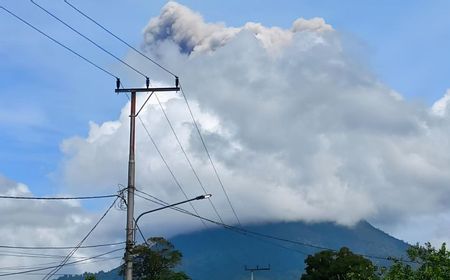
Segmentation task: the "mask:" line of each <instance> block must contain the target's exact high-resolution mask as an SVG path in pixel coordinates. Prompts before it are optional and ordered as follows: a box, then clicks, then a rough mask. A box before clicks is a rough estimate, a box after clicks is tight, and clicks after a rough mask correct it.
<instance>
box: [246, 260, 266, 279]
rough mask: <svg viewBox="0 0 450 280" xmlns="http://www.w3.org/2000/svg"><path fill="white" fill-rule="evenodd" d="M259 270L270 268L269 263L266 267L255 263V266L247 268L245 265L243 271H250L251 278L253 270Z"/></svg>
mask: <svg viewBox="0 0 450 280" xmlns="http://www.w3.org/2000/svg"><path fill="white" fill-rule="evenodd" d="M260 270H270V264H269V266H267V267H259V265H257V266H256V267H253V268H248V267H247V266H245V271H250V279H251V280H253V272H255V271H260Z"/></svg>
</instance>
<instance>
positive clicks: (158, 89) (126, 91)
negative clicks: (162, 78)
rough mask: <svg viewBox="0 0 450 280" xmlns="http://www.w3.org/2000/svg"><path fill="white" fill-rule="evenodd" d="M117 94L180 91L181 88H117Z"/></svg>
mask: <svg viewBox="0 0 450 280" xmlns="http://www.w3.org/2000/svg"><path fill="white" fill-rule="evenodd" d="M114 91H115V93H130V92H152V91H154V92H160V91H180V87H149V88H117V89H115V90H114Z"/></svg>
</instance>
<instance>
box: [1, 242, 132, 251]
mask: <svg viewBox="0 0 450 280" xmlns="http://www.w3.org/2000/svg"><path fill="white" fill-rule="evenodd" d="M121 244H125V242H124V241H122V242H115V243H105V244H94V245H84V246H78V249H90V248H99V247H109V246H117V245H121ZM0 248H4V249H21V250H67V249H74V248H77V247H74V246H14V245H0Z"/></svg>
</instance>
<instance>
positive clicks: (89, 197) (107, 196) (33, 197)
mask: <svg viewBox="0 0 450 280" xmlns="http://www.w3.org/2000/svg"><path fill="white" fill-rule="evenodd" d="M111 197H117V194H108V195H95V196H73V197H38V196H11V195H0V199H19V200H84V199H103V198H111ZM0 247H1V246H0Z"/></svg>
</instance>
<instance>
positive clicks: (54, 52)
mask: <svg viewBox="0 0 450 280" xmlns="http://www.w3.org/2000/svg"><path fill="white" fill-rule="evenodd" d="M36 2H37V3H39V4H40V5H42V6H43V7H46V8H48V9H49V10H50V11H52V12H53V13H55V14H57V15H58V16H59V17H61V18H62V19H63V20H65V21H67V22H68V23H70V24H71V25H73V26H74V27H75V28H77V30H80V31H81V32H83V34H86V35H87V36H89V37H91V38H93V39H94V40H95V41H96V42H97V43H98V44H101V45H102V46H104V47H105V48H107V49H108V50H111V51H112V52H114V54H115V55H116V56H118V57H120V58H121V59H122V60H124V61H126V62H127V63H129V64H131V65H133V66H135V67H136V68H138V69H141V70H142V71H144V72H145V73H146V74H147V73H148V74H147V75H148V76H149V77H150V79H151V82H152V84H154V85H164V86H165V85H172V84H173V77H171V76H170V75H168V74H167V73H165V72H164V71H162V70H161V69H159V68H158V67H155V66H154V65H152V64H151V63H149V62H148V61H146V60H145V59H143V58H142V57H140V56H139V55H137V54H136V53H133V52H132V51H131V50H129V49H127V47H126V46H123V45H121V44H120V42H118V41H116V40H114V38H112V37H111V36H109V35H108V34H106V33H104V32H103V31H102V30H100V29H98V28H97V27H96V26H94V25H92V24H91V23H89V22H88V21H86V20H85V19H84V18H82V17H80V15H79V14H77V13H76V12H74V11H73V10H72V9H71V8H70V7H68V6H67V5H66V4H65V3H64V1H49V0H41V1H36ZM73 3H74V4H75V5H76V6H77V7H79V8H80V9H81V10H83V11H85V12H86V13H87V14H89V15H90V16H92V17H93V18H95V19H96V20H98V21H99V22H100V23H102V24H104V25H105V26H107V27H108V28H110V29H111V30H112V31H113V32H115V33H116V34H117V35H119V36H120V37H122V38H124V39H125V40H126V41H128V42H129V43H130V44H131V45H133V46H135V47H136V48H139V49H140V50H142V51H143V52H145V54H147V55H148V56H150V57H152V58H154V59H156V60H157V61H158V62H160V63H161V64H162V65H164V66H166V67H167V68H168V69H170V70H171V71H173V72H174V73H176V74H177V75H178V76H179V77H180V79H181V81H182V84H183V88H184V89H185V91H186V95H187V97H188V100H189V101H190V105H191V107H192V111H193V114H194V116H195V118H196V120H197V121H198V124H199V129H200V130H201V132H202V135H203V136H204V138H205V142H206V144H207V146H208V148H209V151H210V153H211V156H212V158H213V160H214V162H215V164H216V167H217V170H218V171H219V175H220V178H221V179H222V181H223V183H224V187H225V189H226V191H227V194H229V197H230V199H231V202H232V204H233V205H234V207H235V209H236V212H237V214H238V216H239V218H240V220H241V221H242V222H244V223H258V222H267V221H297V220H302V221H308V222H320V221H333V222H336V223H338V224H344V225H349V226H351V225H352V224H354V223H355V222H357V221H359V220H361V219H366V220H368V221H369V222H371V223H373V224H375V225H376V226H378V227H380V228H381V229H382V230H384V231H386V232H388V233H389V234H392V235H394V236H396V237H397V238H400V239H403V240H406V241H408V242H411V243H415V242H425V241H432V242H434V243H435V244H439V243H440V242H443V241H449V240H450V236H449V234H448V232H450V231H449V226H447V224H448V223H447V221H448V220H449V219H450V216H449V213H450V208H449V207H448V206H447V205H446V204H447V203H446V202H447V201H448V197H449V194H450V192H449V188H448V186H449V183H450V176H448V175H447V170H448V168H449V167H450V157H449V156H448V155H449V152H450V143H449V141H448V136H449V135H448V131H449V130H448V128H449V127H448V126H449V125H450V119H449V117H448V114H447V103H448V101H449V100H450V94H447V89H448V88H450V86H449V85H450V81H449V80H448V78H447V75H446V73H448V71H449V70H450V69H448V68H449V67H450V66H449V65H448V63H446V59H445V57H447V56H448V54H447V50H448V49H449V44H450V42H449V39H448V38H450V36H449V35H450V34H448V33H449V32H450V28H448V27H449V24H450V20H449V19H448V17H447V15H446V11H448V8H449V7H448V6H449V5H450V4H449V3H448V2H447V1H433V2H432V3H430V2H429V1H408V3H407V4H406V3H405V2H401V1H397V2H395V3H393V2H392V1H364V2H363V1H339V2H338V1H282V2H280V1H246V2H245V3H242V1H241V2H239V1H226V3H225V2H223V1H207V2H206V1H179V2H170V3H166V1H131V2H127V3H125V2H123V1H95V2H92V1H77V2H73ZM0 4H1V5H2V6H4V7H5V8H7V9H9V10H11V11H12V12H14V13H16V14H17V15H19V16H20V17H22V18H24V19H25V20H27V21H29V22H31V23H32V24H33V25H35V26H36V27H38V28H40V29H42V30H43V31H44V32H46V33H48V34H50V35H51V36H53V37H54V38H57V39H58V40H60V41H61V42H62V43H63V44H67V45H68V46H70V47H71V48H73V49H74V50H76V51H77V52H79V53H82V55H84V56H86V57H88V58H89V59H91V60H92V61H95V63H96V64H98V65H100V66H101V67H104V68H105V69H107V70H108V71H111V72H112V73H114V74H115V75H117V76H120V78H121V81H122V82H123V84H124V85H125V86H130V87H132V86H133V87H135V86H143V85H144V82H145V81H144V79H143V78H142V77H141V76H139V75H137V74H136V73H134V72H133V71H130V70H129V69H127V68H126V66H124V65H123V64H120V63H119V62H117V61H116V60H114V58H112V57H110V56H108V55H106V54H105V53H103V52H102V51H100V50H99V49H97V48H96V47H94V46H92V45H91V44H90V43H89V42H86V41H85V40H84V39H83V38H81V37H80V36H78V35H77V34H75V33H73V32H71V31H70V30H69V29H67V28H66V27H64V26H63V25H61V24H60V23H58V22H57V21H55V20H54V19H52V18H50V17H49V16H48V15H47V14H45V13H44V12H42V10H40V9H39V8H38V7H37V6H35V5H33V4H32V3H31V2H29V1H1V2H0ZM0 12H1V13H2V16H1V17H0V32H1V33H2V34H3V36H1V38H0V57H1V61H2V63H0V77H1V78H0V94H1V95H2V97H3V99H2V100H3V102H1V103H0V129H1V131H2V132H1V133H0V141H1V144H2V145H0V155H1V159H2V160H1V161H0V174H1V177H0V192H1V193H7V194H27V195H36V196H40V195H91V194H110V193H114V192H116V191H117V190H118V189H119V188H120V186H121V185H126V178H127V177H126V167H127V154H128V150H127V145H128V143H127V141H128V121H129V120H128V114H129V113H128V110H129V104H128V100H127V98H126V97H124V96H120V95H116V94H115V93H114V88H115V79H113V78H112V77H110V76H108V75H105V74H104V73H103V72H101V71H99V70H98V69H96V68H94V67H92V66H91V65H89V64H87V63H86V62H85V61H82V60H81V59H80V58H78V57H76V56H75V55H73V54H72V53H70V52H68V51H67V50H65V49H63V48H61V47H60V46H58V45H56V44H55V43H54V42H51V41H50V40H48V39H47V38H45V37H44V36H42V35H41V34H39V33H37V32H35V31H34V30H32V29H31V28H30V27H28V26H26V25H24V24H23V23H21V22H20V21H18V20H17V19H15V18H13V17H11V16H10V15H9V14H7V13H6V12H5V11H4V10H0ZM446 94H447V95H446ZM159 98H160V102H161V105H160V104H159V103H158V100H156V98H154V97H152V99H150V102H149V104H148V105H147V106H146V107H145V109H144V110H143V111H142V113H141V118H142V120H143V123H144V124H145V125H146V128H149V131H150V133H151V135H152V137H153V139H154V140H155V142H156V143H157V144H158V147H159V149H160V151H161V153H162V154H163V155H164V156H165V159H166V160H167V163H168V164H169V166H170V167H171V170H172V171H173V172H174V174H175V175H176V177H177V178H178V180H179V182H180V183H181V186H182V187H184V190H185V192H186V193H187V195H188V196H189V197H193V196H196V195H198V194H201V193H202V192H203V190H202V188H201V186H199V184H198V182H197V180H196V177H195V174H192V172H191V170H190V168H189V163H188V162H186V159H185V157H184V154H183V151H182V150H181V149H180V147H179V146H178V143H177V141H176V139H175V138H174V136H173V134H172V130H171V129H170V126H168V123H167V121H166V119H165V116H164V113H166V114H167V116H168V117H169V119H170V121H171V124H172V126H173V128H174V130H175V131H176V133H177V136H178V137H179V140H180V143H182V144H183V147H184V148H185V152H187V155H188V156H189V158H190V160H191V164H192V165H193V167H194V168H195V170H196V172H197V175H198V176H199V178H201V181H202V182H203V187H204V188H205V189H206V190H207V191H208V192H211V193H212V194H213V197H212V199H211V201H212V202H213V203H214V205H216V207H217V209H218V212H219V215H220V216H221V217H220V218H223V219H224V221H225V222H227V223H236V219H235V217H234V215H233V212H232V210H231V208H230V207H229V204H228V202H227V200H226V198H225V194H224V192H223V190H222V189H221V186H220V184H218V181H217V178H216V176H215V174H214V172H213V169H212V167H211V165H210V164H209V161H208V159H207V157H206V154H205V151H204V150H203V147H202V145H201V140H200V139H199V138H198V135H197V134H196V133H197V131H196V128H195V126H194V125H193V123H192V119H191V118H190V115H189V111H188V110H187V107H186V104H185V102H184V99H183V98H182V96H180V94H179V93H174V94H166V95H159ZM144 100H145V96H144V95H141V96H139V98H138V102H139V104H142V103H143V102H144ZM162 108H163V109H164V112H163V110H162ZM137 147H138V148H137V149H138V150H137V185H138V187H139V188H141V189H143V190H145V191H147V192H149V193H151V194H153V195H155V196H157V197H160V198H162V199H164V200H167V201H172V202H176V201H179V200H182V199H184V197H183V195H182V193H181V192H180V190H179V189H178V186H177V185H176V184H175V183H174V182H173V180H172V177H171V176H170V173H169V172H168V171H167V169H166V168H165V166H164V163H163V162H162V161H161V158H160V156H159V154H158V153H157V151H156V150H155V147H153V145H152V142H151V141H149V137H148V135H147V134H146V133H145V130H144V128H143V127H142V126H139V123H138V131H137ZM110 203H111V202H110V201H102V202H96V203H92V202H90V203H84V202H83V203H57V204H51V203H50V202H48V203H44V204H42V203H22V204H16V203H9V202H8V203H5V204H2V205H1V207H2V208H3V209H2V212H4V211H5V213H11V214H12V215H13V217H14V218H13V219H11V218H10V217H6V216H4V215H2V217H3V218H2V223H3V224H6V225H8V226H4V227H2V232H3V233H2V234H1V235H0V236H2V237H1V238H0V241H1V242H0V243H5V244H16V245H30V244H31V245H33V244H34V245H49V243H50V244H52V245H67V244H73V243H77V242H78V239H77V237H80V236H82V234H83V232H86V231H87V229H89V227H90V226H92V223H93V222H94V221H95V219H97V217H98V216H99V215H100V214H101V213H102V212H103V211H105V209H106V208H107V207H108V206H109V204H110ZM412 205H414V206H412ZM149 206H151V205H148V204H146V203H144V202H143V201H138V203H137V211H141V210H143V209H148V207H149ZM52 207H54V209H52ZM195 207H196V209H197V210H198V212H199V213H201V214H203V215H205V216H207V217H210V218H219V217H217V213H215V212H214V211H213V210H214V209H212V208H211V205H210V204H209V203H208V202H198V204H196V205H195ZM116 208H117V207H116ZM116 208H114V210H113V211H112V213H110V215H109V216H108V220H109V223H108V220H107V221H105V223H104V225H103V224H102V225H103V226H102V227H101V228H99V229H98V230H99V233H98V234H97V235H95V236H94V238H93V239H92V240H93V241H92V242H93V243H96V242H99V243H101V242H114V241H120V240H121V238H122V233H123V232H122V230H120V229H119V230H118V229H117V226H116V225H117V224H118V223H119V224H120V223H121V222H122V221H123V223H124V213H123V211H120V210H118V209H116ZM29 213H33V215H35V218H33V217H32V216H31V217H30V215H29ZM58 219H59V221H58ZM200 226H201V223H199V222H198V220H191V219H186V218H185V217H183V216H180V215H177V214H174V213H171V212H170V213H169V212H168V213H165V214H164V215H155V217H154V219H152V221H151V222H149V224H148V225H145V226H144V230H146V231H147V232H151V234H165V235H173V234H176V233H180V232H184V231H186V230H194V229H197V228H199V227H200ZM155 228H161V231H157V230H155ZM12 232H14V234H12ZM29 235H33V236H36V238H35V240H33V241H30V242H27V244H25V242H24V241H23V240H25V236H29ZM93 252H94V250H92V251H91V252H90V253H91V254H92V253H93ZM86 255H89V254H87V253H86ZM14 262H15V261H14V260H11V259H5V258H3V259H0V263H1V264H2V265H3V266H5V265H6V264H8V265H13V264H14ZM116 262H117V260H116ZM30 264H32V263H30ZM111 265H112V264H111V263H109V262H106V263H104V264H103V267H105V268H107V267H108V266H109V267H111ZM88 268H89V267H88ZM77 269H79V270H82V269H86V267H82V268H81V267H79V268H77Z"/></svg>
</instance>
